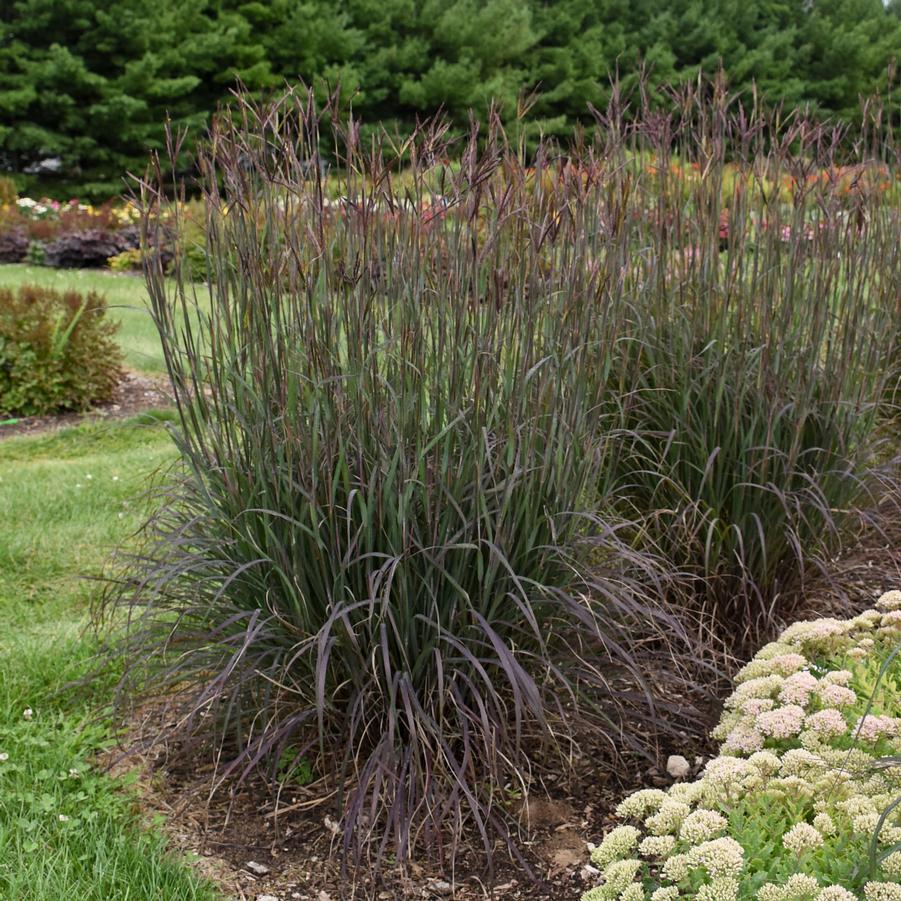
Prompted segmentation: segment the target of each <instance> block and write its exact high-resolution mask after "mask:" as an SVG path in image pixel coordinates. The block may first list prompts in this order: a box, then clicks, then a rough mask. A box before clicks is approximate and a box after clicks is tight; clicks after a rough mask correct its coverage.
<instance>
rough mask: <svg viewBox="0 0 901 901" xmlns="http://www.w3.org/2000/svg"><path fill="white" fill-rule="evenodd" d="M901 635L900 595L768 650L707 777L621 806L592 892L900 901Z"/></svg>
mask: <svg viewBox="0 0 901 901" xmlns="http://www.w3.org/2000/svg"><path fill="white" fill-rule="evenodd" d="M899 633H901V591H890V592H888V593H887V594H884V595H883V596H882V597H881V598H880V599H879V601H878V602H877V604H876V607H875V608H874V609H872V610H868V611H866V612H864V613H862V614H860V615H859V616H856V617H854V618H852V619H849V620H844V621H843V620H837V619H833V618H826V619H820V620H813V621H810V622H800V623H796V624H795V625H793V626H790V627H789V628H788V629H786V630H785V631H784V632H783V633H782V634H781V635H780V637H779V639H778V640H777V641H775V642H773V643H771V644H768V645H766V646H765V647H764V648H763V649H762V650H761V651H760V652H759V653H758V654H757V655H756V656H755V657H754V658H753V660H751V662H750V663H748V664H747V665H746V666H745V667H744V668H743V669H742V670H741V671H740V672H739V673H738V675H737V677H736V688H735V691H734V692H733V693H732V695H731V696H730V697H729V698H728V699H727V700H726V704H725V710H724V712H723V715H722V718H721V720H720V723H719V725H718V726H717V728H716V730H715V731H714V733H713V735H714V737H715V738H718V739H720V740H721V741H722V745H721V748H720V754H719V756H717V757H715V758H714V759H712V760H711V761H710V762H709V763H708V764H707V765H706V768H705V770H704V772H703V774H702V775H701V777H700V778H699V779H697V780H696V781H694V782H684V783H677V784H676V785H674V786H672V788H670V789H669V790H667V791H664V790H662V789H645V790H642V791H639V792H636V793H635V794H632V795H630V796H629V797H628V798H626V799H625V800H624V801H623V802H622V803H621V804H620V805H619V807H618V808H617V813H618V815H619V816H620V817H621V818H622V819H623V820H624V821H625V822H624V823H623V824H622V825H619V826H617V827H615V828H614V829H613V830H611V831H610V832H609V833H608V834H607V835H606V837H605V838H604V839H603V841H602V842H601V844H600V845H598V846H597V847H596V848H594V850H593V851H592V853H591V857H592V861H593V863H594V864H595V866H597V867H599V868H600V869H601V870H602V876H601V883H602V884H601V885H600V886H598V887H596V888H592V889H589V891H587V892H585V894H584V895H583V896H582V899H583V901H607V899H618V898H621V899H630V901H640V899H647V898H650V899H653V901H676V899H679V898H698V899H702V901H720V899H725V901H752V899H756V901H854V899H861V898H862V899H866V901H897V899H898V898H901V853H898V850H897V845H898V842H899V840H901V813H899V812H898V811H897V809H890V805H891V802H892V801H893V799H894V798H896V797H897V795H898V791H899V788H901V772H899V770H898V769H897V768H892V767H886V766H884V765H882V764H883V762H884V760H885V758H887V757H892V756H893V755H895V756H896V755H897V754H898V752H899V751H901V716H899V715H898V714H899V712H901V707H899V698H901V670H899V668H898V666H897V663H896V649H897V646H898V638H899ZM886 811H887V814H886V813H885V812H886ZM872 843H875V845H876V848H877V852H879V851H880V850H882V851H883V853H876V854H872V853H871V847H870V846H871V844H872Z"/></svg>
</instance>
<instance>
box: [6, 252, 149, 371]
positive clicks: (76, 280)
mask: <svg viewBox="0 0 901 901" xmlns="http://www.w3.org/2000/svg"><path fill="white" fill-rule="evenodd" d="M22 284H37V285H43V286H46V287H50V288H56V289H58V290H70V289H74V290H76V291H84V292H86V291H98V292H100V293H101V294H103V295H105V297H106V299H107V303H108V304H109V307H110V316H111V317H112V318H113V319H115V320H117V321H118V322H119V323H120V324H121V325H120V332H119V340H120V343H121V345H122V349H123V350H124V352H125V363H126V365H127V366H128V367H129V369H133V370H136V371H137V372H143V373H147V374H150V375H158V374H161V373H163V372H164V371H165V364H164V361H163V354H162V350H161V349H160V342H159V338H158V337H157V332H156V326H155V325H154V324H153V320H152V318H151V316H150V311H149V310H148V308H147V290H146V288H145V287H144V280H143V279H142V278H141V277H140V276H137V275H128V274H125V273H117V272H104V271H102V270H97V269H50V268H48V267H45V266H28V265H25V264H24V263H14V264H11V265H5V266H0V288H15V287H18V286H19V285H22Z"/></svg>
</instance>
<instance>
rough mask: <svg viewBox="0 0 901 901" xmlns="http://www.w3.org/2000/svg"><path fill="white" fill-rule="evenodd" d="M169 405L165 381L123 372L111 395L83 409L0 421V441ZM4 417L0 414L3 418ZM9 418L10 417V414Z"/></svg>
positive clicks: (125, 417)
mask: <svg viewBox="0 0 901 901" xmlns="http://www.w3.org/2000/svg"><path fill="white" fill-rule="evenodd" d="M170 406H172V398H171V395H170V393H169V385H168V381H167V379H165V378H162V377H154V376H149V375H143V374H139V373H137V372H127V373H125V375H124V377H123V378H122V381H121V382H120V383H119V385H118V386H117V388H116V393H115V395H114V397H113V399H112V400H111V401H110V402H109V403H106V404H101V405H99V406H97V407H94V408H93V409H92V410H89V411H87V412H86V413H59V414H56V415H53V416H26V417H23V418H21V419H17V420H16V421H15V422H14V423H10V424H6V425H0V441H2V440H3V439H4V438H12V437H14V436H17V435H37V434H40V433H42V432H51V431H55V430H56V429H62V428H67V427H69V426H75V425H80V424H81V423H84V422H98V421H104V420H109V419H127V418H128V417H129V416H136V415H137V414H139V413H144V412H146V411H148V410H159V409H163V408H165V407H170ZM6 418H7V417H0V419H6ZM10 418H11V417H10Z"/></svg>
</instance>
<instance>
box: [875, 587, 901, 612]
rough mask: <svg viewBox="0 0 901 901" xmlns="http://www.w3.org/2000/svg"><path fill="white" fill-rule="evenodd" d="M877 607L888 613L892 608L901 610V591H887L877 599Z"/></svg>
mask: <svg viewBox="0 0 901 901" xmlns="http://www.w3.org/2000/svg"><path fill="white" fill-rule="evenodd" d="M876 608H877V609H878V610H882V611H884V612H886V613H889V612H891V611H892V610H901V591H898V590H895V591H887V592H886V593H885V594H884V595H882V597H880V598H879V600H878V601H876Z"/></svg>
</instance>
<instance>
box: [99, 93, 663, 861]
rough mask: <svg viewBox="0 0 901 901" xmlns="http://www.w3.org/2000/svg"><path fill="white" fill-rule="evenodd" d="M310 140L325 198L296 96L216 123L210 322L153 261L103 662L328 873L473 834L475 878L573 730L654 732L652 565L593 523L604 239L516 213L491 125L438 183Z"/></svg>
mask: <svg viewBox="0 0 901 901" xmlns="http://www.w3.org/2000/svg"><path fill="white" fill-rule="evenodd" d="M331 137H332V139H333V140H334V141H335V143H336V147H335V150H334V152H335V153H336V154H337V156H338V157H339V159H340V162H341V168H342V172H343V173H344V175H343V176H342V178H343V179H344V185H343V191H342V192H341V193H342V196H343V197H344V199H343V200H341V201H340V202H338V203H334V202H330V201H328V198H327V197H326V195H325V192H324V191H323V184H322V175H321V167H320V166H319V165H317V162H318V159H319V157H318V149H319V146H320V142H322V141H323V140H324V139H325V135H324V134H322V133H320V128H319V120H318V117H317V115H316V113H315V112H314V110H313V108H312V102H311V101H310V100H309V99H308V98H304V97H297V96H294V95H289V96H287V97H285V98H284V99H283V100H282V101H280V102H277V103H276V104H275V105H273V106H271V107H266V108H264V109H259V110H257V109H252V108H251V107H250V106H249V105H246V104H245V105H242V106H241V107H240V110H239V113H238V114H236V115H235V116H234V117H233V118H227V117H224V118H223V119H222V120H221V121H220V123H219V125H218V126H217V128H216V129H215V130H214V131H213V133H212V135H211V136H210V139H209V142H208V144H207V145H206V148H205V149H204V150H203V151H202V152H201V155H200V159H199V167H200V168H201V170H202V172H203V177H202V188H203V190H204V192H205V202H206V208H207V215H208V219H207V223H206V241H207V254H208V260H209V264H208V271H209V272H210V273H211V274H212V276H213V277H212V279H211V281H210V283H209V285H208V286H207V287H206V289H201V290H205V296H203V297H202V298H198V297H196V296H195V293H194V292H195V290H196V287H195V285H194V284H193V283H192V282H191V281H190V279H189V276H188V274H187V273H184V272H183V271H182V269H181V267H180V265H179V264H178V263H177V264H176V267H175V272H174V282H172V283H169V282H167V280H166V279H164V277H163V271H162V263H161V262H160V261H154V260H153V259H152V257H151V258H150V264H149V268H148V271H147V277H148V284H149V289H150V294H151V298H152V303H153V311H154V315H155V318H156V321H157V325H158V327H159V331H160V336H161V339H162V344H163V349H164V352H165V356H166V360H167V365H168V367H169V372H170V375H171V379H172V383H173V388H174V392H175V399H176V402H177V404H178V408H179V413H180V417H181V423H180V427H179V428H178V429H177V430H176V432H175V439H176V442H177V444H178V447H179V449H180V451H181V457H182V461H183V470H182V471H181V474H180V475H178V476H177V477H176V478H175V479H174V480H173V483H172V484H171V486H170V487H169V488H168V491H167V494H166V495H165V496H164V498H163V504H162V506H161V509H160V512H159V513H158V515H157V516H156V517H155V518H154V519H153V520H152V521H151V522H150V523H149V524H148V527H147V532H146V537H147V541H146V546H145V549H144V553H143V556H142V557H139V558H136V559H134V560H132V561H131V563H130V564H129V566H128V567H127V569H126V572H125V575H124V576H123V579H124V581H123V584H122V586H121V588H120V590H119V591H118V592H117V593H116V594H115V595H114V597H115V598H116V599H118V600H121V601H123V602H124V603H125V604H126V605H127V606H128V607H130V609H131V610H132V614H133V615H132V617H131V618H130V621H129V630H128V635H127V637H126V641H125V644H124V646H123V647H124V648H125V649H126V652H127V653H128V655H129V657H130V658H131V660H132V663H133V664H135V666H134V667H132V670H131V672H132V674H133V675H137V676H138V677H139V678H140V677H143V678H145V679H147V680H148V682H146V683H145V685H149V687H151V688H152V689H153V690H155V691H163V692H165V691H172V692H174V695H173V698H174V702H175V703H178V702H181V701H183V702H184V704H183V707H182V709H181V711H180V712H179V713H178V714H177V715H175V719H174V722H176V724H177V725H176V732H177V733H178V734H185V733H187V732H189V731H191V730H192V729H193V728H194V727H200V732H201V734H203V731H204V728H205V727H208V728H207V733H208V734H213V735H214V736H215V737H217V739H218V740H220V741H222V742H223V747H224V748H225V749H226V752H227V755H230V756H224V757H223V758H222V759H225V760H231V761H232V762H231V764H230V765H228V766H224V767H223V769H222V771H221V773H220V775H222V776H227V775H228V774H235V775H240V774H246V773H248V772H250V771H251V770H252V769H253V768H255V767H256V766H258V765H259V764H261V763H271V764H273V765H274V764H276V763H277V761H278V760H279V758H281V757H283V755H284V754H285V752H286V751H288V750H289V749H290V754H291V757H292V759H296V757H297V756H298V755H299V756H301V757H303V758H305V759H306V760H307V761H308V762H309V763H310V768H311V771H312V773H313V774H314V777H315V778H316V779H317V780H319V782H320V784H321V785H322V787H323V792H322V794H323V797H325V798H337V804H338V812H339V815H340V818H341V822H342V825H343V827H344V833H343V834H344V844H345V848H346V849H347V850H348V851H354V852H359V853H362V852H367V853H368V852H371V853H373V854H374V855H375V856H377V857H380V856H382V855H384V854H387V853H389V852H390V853H391V854H393V855H396V857H397V859H399V860H401V861H403V860H406V859H407V858H408V857H409V856H410V855H411V854H413V853H414V852H418V851H420V850H421V849H423V848H429V849H431V850H436V849H437V850H438V851H439V852H440V851H441V849H442V847H443V843H446V842H450V843H451V846H453V843H454V842H455V841H456V839H457V838H458V837H459V836H460V835H461V833H462V832H463V830H464V828H465V827H467V825H469V826H470V827H472V829H473V832H474V833H475V834H477V835H478V834H481V837H482V840H483V841H484V845H485V849H486V851H488V852H489V853H490V852H491V850H492V848H493V842H494V841H495V839H496V838H497V836H498V835H502V836H507V835H508V833H509V829H510V820H511V809H512V808H511V805H510V802H511V801H512V799H513V797H514V795H517V794H519V793H520V792H521V791H525V790H528V789H529V788H530V787H531V786H532V785H533V783H535V782H536V781H537V780H539V779H540V777H541V774H542V772H543V770H544V769H545V768H547V767H550V768H551V769H552V770H554V771H558V772H559V771H563V772H565V771H567V770H568V769H569V766H570V764H571V760H572V758H573V755H574V751H575V742H576V739H577V736H578V735H580V734H584V733H585V732H593V735H594V740H595V741H602V742H606V744H607V745H608V747H609V748H610V750H611V752H614V753H615V752H616V750H617V749H618V748H620V747H623V746H627V745H632V746H640V747H645V748H646V747H647V746H648V744H649V742H651V741H653V737H654V735H655V734H656V732H657V718H656V714H655V711H654V709H653V707H652V706H651V705H650V704H649V701H648V698H647V697H645V692H644V689H643V688H642V684H641V678H640V673H639V672H638V669H637V666H636V661H635V645H636V644H637V643H638V641H639V640H640V639H641V638H646V637H647V635H648V633H649V632H652V633H653V632H654V631H655V630H656V634H658V636H659V635H660V634H662V628H661V626H662V623H663V622H664V620H666V618H667V617H666V615H665V613H664V612H662V611H661V610H660V609H659V608H656V607H655V606H654V605H652V604H650V603H649V602H648V601H647V600H646V599H645V595H643V593H642V591H641V590H639V585H640V584H642V583H643V584H644V585H650V584H651V583H652V580H653V579H654V578H656V565H655V562H654V561H653V560H652V559H651V558H650V557H649V556H648V555H647V554H645V553H644V552H642V551H636V550H634V549H633V548H631V547H629V545H627V544H626V543H625V542H624V541H621V540H620V539H619V534H618V529H617V527H616V526H615V525H613V524H611V523H608V522H606V521H604V520H603V519H601V518H600V517H599V516H598V511H599V510H600V509H602V508H603V507H604V506H605V504H604V503H603V502H602V500H601V499H600V498H599V491H600V488H599V486H601V485H602V482H603V479H602V477H601V471H602V469H603V467H604V461H605V459H606V456H607V450H606V447H605V442H604V440H603V431H602V429H601V428H600V427H599V422H600V417H601V416H602V415H603V412H602V410H601V409H600V399H601V394H602V392H603V387H604V384H605V381H604V378H603V369H604V367H603V365H602V361H603V359H604V355H605V352H606V348H605V345H604V344H603V343H602V342H601V341H600V339H599V336H600V334H601V333H602V330H601V329H600V327H599V325H598V320H600V319H603V318H604V317H605V316H607V315H608V309H607V307H605V305H604V304H602V303H599V302H597V300H598V298H600V297H601V296H602V295H603V293H604V291H605V285H606V284H607V283H609V281H610V280H611V278H616V277H618V276H617V273H618V270H619V266H620V265H621V260H622V257H623V248H621V247H618V246H617V245H618V241H619V231H620V229H619V227H618V226H616V225H615V224H614V227H613V228H612V229H610V230H609V231H607V230H601V229H600V228H599V227H598V222H597V220H596V216H597V213H596V211H595V210H594V209H593V208H592V207H591V206H589V205H588V204H585V203H581V204H579V203H578V200H579V197H578V194H575V193H574V191H575V188H574V186H573V185H570V184H567V183H565V182H561V183H560V184H559V185H556V186H554V187H553V188H552V189H551V190H550V191H548V192H542V191H536V190H534V186H533V184H532V181H531V179H530V176H529V173H528V172H527V171H526V170H525V169H524V168H523V166H522V165H521V164H520V163H519V162H518V161H517V158H516V155H515V153H512V152H511V151H510V150H509V148H508V147H506V146H505V145H504V143H503V135H502V133H501V132H500V131H499V129H498V128H497V126H496V124H492V126H491V128H490V131H489V133H488V134H487V136H486V141H485V143H486V146H484V147H483V149H481V150H480V149H479V141H478V135H477V134H476V132H474V133H473V135H472V136H471V138H470V140H469V141H468V142H464V146H463V147H462V148H459V151H460V152H461V155H462V165H460V166H457V167H453V168H451V167H446V168H444V169H443V170H442V169H438V168H436V166H435V164H434V160H435V159H436V158H437V159H440V158H441V157H442V156H444V155H445V154H446V153H447V148H446V147H445V146H444V143H443V138H442V134H441V132H440V129H437V130H431V131H424V132H422V133H421V134H419V135H417V136H416V137H415V138H414V139H412V140H411V141H410V142H409V143H408V144H407V145H406V146H405V147H403V148H399V149H398V148H394V149H392V148H390V147H389V146H388V145H387V144H385V145H376V146H374V147H372V148H369V149H367V150H366V151H365V152H364V151H363V150H362V149H361V148H360V147H358V146H357V143H356V140H357V139H356V133H355V131H354V129H353V125H351V127H350V130H348V131H347V132H343V133H342V132H339V131H338V130H335V131H334V132H333V133H332V134H331ZM397 155H403V156H404V157H405V158H406V162H407V170H406V172H405V180H404V185H405V187H404V189H403V192H402V193H398V192H397V191H395V189H394V184H393V180H392V177H391V160H392V157H395V156H397ZM426 175H429V180H428V182H427V180H426V178H425V176H426ZM436 175H437V176H438V177H437V181H436ZM436 183H437V184H438V185H439V186H440V191H438V192H436V191H435V189H434V188H433V187H429V185H435V184H436ZM158 191H159V189H158V187H154V186H151V185H150V184H149V183H148V184H146V185H145V186H144V204H145V207H146V208H147V215H146V216H145V220H144V230H145V243H146V244H147V245H149V246H159V244H160V240H161V239H160V236H158V235H156V234H154V231H155V230H156V229H162V228H170V227H171V225H172V220H171V218H170V217H169V216H166V217H161V216H159V215H158V212H159V210H158V209H157V204H158V201H159V200H160V198H161V195H160V194H159V193H158ZM568 193H569V194H571V195H572V196H571V198H569V199H571V200H573V201H574V204H573V208H572V211H571V212H570V213H567V212H566V202H567V199H568V198H567V194H568ZM177 216H178V207H177V206H176V207H175V208H174V209H173V210H172V211H171V217H175V218H177ZM176 230H178V229H177V224H176ZM607 245H610V246H612V247H613V248H614V249H613V250H612V251H610V252H607V250H606V248H607ZM590 259H595V260H596V262H595V263H593V264H590V265H586V261H587V260H590ZM611 267H615V268H614V269H613V271H611ZM173 284H174V288H173V287H171V285H173ZM609 309H611V310H612V309H613V307H612V306H611V307H610V308H609ZM639 573H640V574H642V579H641V580H638V579H637V578H636V576H637V575H638V574H639ZM655 624H656V625H655ZM667 630H668V632H669V634H670V635H671V636H672V635H674V634H676V633H677V632H678V624H677V623H676V621H675V619H674V618H670V619H669V623H668V626H667ZM674 630H675V631H674ZM658 646H660V644H659V643H658ZM145 664H146V665H145ZM623 676H626V677H628V678H627V681H625V682H623V681H622V677H623ZM624 706H628V707H629V708H630V710H631V711H632V712H633V713H632V714H630V715H633V714H634V716H636V717H638V722H643V723H644V725H641V726H639V727H637V728H633V729H630V730H628V731H627V730H625V729H624V728H623V720H622V717H621V715H620V713H619V712H618V710H619V709H620V708H622V707H624Z"/></svg>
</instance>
